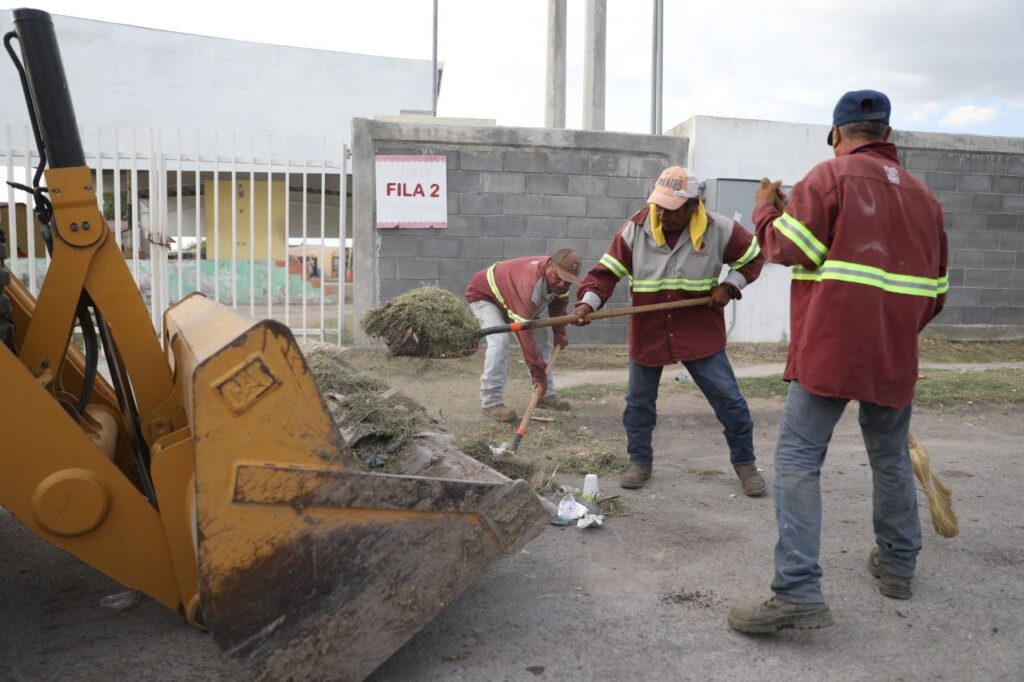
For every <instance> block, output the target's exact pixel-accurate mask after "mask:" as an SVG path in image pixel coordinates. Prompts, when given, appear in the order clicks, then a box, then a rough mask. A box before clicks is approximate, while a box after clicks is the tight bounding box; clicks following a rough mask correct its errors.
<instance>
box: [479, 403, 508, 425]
mask: <svg viewBox="0 0 1024 682" xmlns="http://www.w3.org/2000/svg"><path fill="white" fill-rule="evenodd" d="M481 412H483V413H484V414H486V415H487V416H488V417H490V418H491V419H493V420H494V421H496V422H514V421H515V420H516V419H517V416H516V411H515V410H513V409H512V408H510V407H506V406H504V405H491V406H490V407H485V408H483V409H482V410H481Z"/></svg>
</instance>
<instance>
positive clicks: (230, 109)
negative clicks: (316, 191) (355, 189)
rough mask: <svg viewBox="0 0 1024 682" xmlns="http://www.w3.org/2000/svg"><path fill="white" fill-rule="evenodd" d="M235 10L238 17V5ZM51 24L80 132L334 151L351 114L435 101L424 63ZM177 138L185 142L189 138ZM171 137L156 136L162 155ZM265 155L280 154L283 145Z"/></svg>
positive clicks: (4, 77)
mask: <svg viewBox="0 0 1024 682" xmlns="http://www.w3.org/2000/svg"><path fill="white" fill-rule="evenodd" d="M240 17H241V18H240V20H241V21H244V13H243V14H242V15H240ZM53 20H54V27H55V29H56V32H57V41H58V43H59V45H60V50H61V55H62V57H63V61H64V68H65V71H66V72H67V77H68V83H69V87H70V89H71V96H72V99H73V101H74V106H75V112H76V115H77V118H78V123H79V125H80V126H82V127H85V128H89V127H104V128H115V127H117V128H123V129H127V128H156V129H162V130H175V129H181V130H184V131H193V130H202V131H227V132H229V133H230V132H237V133H239V145H240V146H243V145H245V146H248V140H249V137H250V134H251V133H263V134H266V133H273V134H276V135H284V136H287V135H294V136H310V137H312V138H320V137H327V138H330V139H332V140H335V141H337V142H336V144H337V146H338V147H340V143H341V142H348V141H349V127H350V123H351V120H352V118H353V117H369V118H372V117H374V116H376V115H380V114H388V115H396V114H399V113H401V112H402V111H403V110H428V111H429V110H430V109H431V107H432V105H433V98H432V96H431V88H432V87H433V79H432V74H431V70H432V63H431V61H430V60H413V59H394V58H390V57H374V56H368V55H359V54H349V53H344V52H328V51H324V50H310V49H303V48H295V47H281V46H276V45H267V44H261V43H249V42H242V41H235V40H225V39H222V38H209V37H205V36H198V35H190V34H184V33H173V32H169V31H158V30H153V29H148V28H140V27H136V26H126V25H122V24H112V23H107V22H102V21H92V20H88V19H77V18H72V17H63V16H56V15H55V16H54V17H53ZM10 28H11V24H10V15H9V13H8V12H6V11H5V12H2V13H0V31H2V32H3V33H6V32H7V31H9V30H10ZM15 45H17V43H16V42H15ZM338 47H339V48H344V45H339V46H338ZM3 57H4V59H3V65H2V66H0V92H2V93H4V95H3V96H2V97H0V124H17V125H22V124H25V123H27V122H28V117H27V114H26V111H25V102H24V99H23V97H22V95H21V85H20V83H19V81H18V76H17V72H16V71H15V69H14V66H13V64H10V63H8V62H9V60H8V59H7V55H6V54H4V55H3ZM185 139H186V143H187V144H191V143H192V138H191V137H190V136H188V135H186V138H185ZM170 144H171V143H170V142H168V143H165V149H166V150H167V151H171V147H169V146H168V145H170ZM229 145H230V140H227V141H225V140H222V141H221V145H220V150H219V151H220V153H221V154H225V155H227V154H229V153H230V151H229V150H230V146H229ZM293 145H294V143H293ZM86 146H87V147H88V146H89V145H88V144H87V145H86ZM312 146H314V147H315V146H316V145H315V143H313V144H312ZM210 149H212V140H204V141H203V153H209V150H210ZM187 151H190V150H188V149H187ZM309 151H310V152H311V153H315V152H316V150H315V149H311V150H309ZM240 153H244V152H243V151H242V150H241V149H240ZM273 153H274V155H275V156H280V157H282V158H284V157H286V155H287V153H286V152H285V151H284V149H281V150H274V151H273ZM336 155H337V154H336V153H335V154H333V155H330V156H329V158H335V157H336ZM293 157H295V158H297V153H295V152H293ZM303 158H306V157H303ZM313 158H316V157H313Z"/></svg>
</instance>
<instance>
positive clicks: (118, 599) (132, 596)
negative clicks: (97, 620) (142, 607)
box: [100, 590, 142, 611]
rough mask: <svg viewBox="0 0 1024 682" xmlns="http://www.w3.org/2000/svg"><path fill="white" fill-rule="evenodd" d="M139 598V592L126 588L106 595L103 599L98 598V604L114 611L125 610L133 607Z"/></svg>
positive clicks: (140, 598) (140, 596)
mask: <svg viewBox="0 0 1024 682" xmlns="http://www.w3.org/2000/svg"><path fill="white" fill-rule="evenodd" d="M141 600H142V593H141V592H138V591H136V590H128V591H126V592H118V593H117V594H110V595H107V596H106V597H104V598H103V599H100V606H102V607H103V608H105V609H113V610H115V611H127V610H128V609H130V608H133V607H135V606H136V605H137V604H138V603H139V602H140V601H141Z"/></svg>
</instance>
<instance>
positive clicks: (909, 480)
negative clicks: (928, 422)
mask: <svg viewBox="0 0 1024 682" xmlns="http://www.w3.org/2000/svg"><path fill="white" fill-rule="evenodd" d="M889 112H890V105H889V98H888V97H886V96H885V95H884V94H882V93H881V92H877V91H875V90H858V91H854V92H848V93H846V94H845V95H843V96H842V98H840V100H839V102H838V103H837V104H836V107H835V110H834V112H833V115H832V129H831V131H830V132H829V134H828V143H829V145H831V146H832V149H833V151H834V153H835V158H834V159H830V160H828V161H824V162H822V163H820V164H818V165H817V166H815V167H814V168H813V169H811V171H810V173H808V174H807V176H806V177H804V179H803V180H801V181H800V182H798V183H797V184H796V185H795V186H794V187H793V190H792V192H791V194H790V201H789V204H788V205H787V206H786V208H785V212H780V210H779V208H777V207H775V206H773V202H774V200H775V198H776V196H777V195H778V190H779V186H780V184H781V182H776V183H774V184H770V185H767V186H766V187H763V188H762V189H760V190H758V192H757V198H756V200H757V204H756V207H755V209H754V221H755V223H756V224H757V238H758V241H759V242H760V244H761V248H762V249H763V250H764V253H765V256H766V258H767V260H768V261H769V262H772V263H779V264H781V265H792V266H793V281H792V284H791V289H790V338H791V339H792V340H791V341H790V343H789V358H788V360H787V362H786V370H785V374H784V375H783V378H784V379H786V380H787V381H788V382H789V392H788V395H787V396H786V405H785V408H784V409H783V412H782V423H781V424H780V426H779V443H778V448H777V449H776V453H775V488H774V497H775V517H776V522H777V525H778V533H779V537H778V542H777V544H776V545H775V578H774V580H773V581H772V584H771V588H772V591H773V592H774V596H772V598H770V599H768V600H767V601H765V602H764V603H762V604H758V605H756V606H749V607H736V608H734V609H732V610H731V611H730V613H729V625H731V626H732V627H733V628H734V629H736V630H740V631H743V632H761V633H763V632H774V631H775V630H779V629H782V628H798V629H806V628H818V627H825V626H827V625H831V624H832V615H831V613H830V612H829V608H828V606H827V605H826V604H825V599H824V596H823V594H822V590H821V575H822V571H821V566H819V565H818V552H819V549H820V545H821V486H820V477H821V469H822V465H823V464H824V462H825V453H826V452H827V450H828V444H829V441H830V440H831V438H832V429H833V427H834V426H835V425H836V423H837V422H838V421H839V418H840V416H842V414H843V410H844V409H845V408H846V404H847V403H848V402H849V401H850V400H857V401H860V415H859V418H860V427H861V433H862V434H863V436H864V446H865V448H866V449H867V455H868V461H869V462H870V464H871V473H872V481H873V486H874V491H873V521H874V531H875V542H874V545H873V546H872V548H871V551H870V552H869V554H868V570H869V571H870V573H871V574H872V575H873V576H875V578H877V579H878V580H879V583H878V588H879V591H880V592H881V593H882V594H883V595H885V596H887V597H893V598H896V599H906V598H909V597H910V596H911V576H912V575H913V573H914V569H915V566H916V562H917V554H918V552H919V551H920V549H921V524H920V522H919V520H918V515H917V491H916V489H915V486H914V472H913V468H912V464H911V461H910V453H909V451H908V448H907V433H908V429H909V426H910V406H911V401H912V400H913V399H914V386H915V384H916V382H917V369H918V367H917V362H918V344H917V335H918V333H919V332H920V331H921V330H922V329H924V327H925V325H927V324H928V323H929V322H930V321H931V320H932V319H933V318H934V317H935V316H936V315H937V314H938V313H939V311H940V310H942V306H943V302H944V300H945V295H946V291H947V289H948V288H949V282H948V279H947V275H946V265H947V257H948V251H947V243H946V232H945V228H944V227H943V220H942V206H941V205H940V204H939V202H938V201H937V200H936V199H935V197H934V196H933V195H932V193H931V192H930V191H928V188H927V187H925V185H924V184H923V183H921V182H919V181H918V180H917V179H916V178H915V177H914V176H912V175H911V174H910V173H908V172H907V171H906V170H904V169H903V168H902V167H901V166H900V162H899V157H898V155H897V151H896V146H895V145H893V144H892V143H891V142H889V141H888V140H889V135H890V133H891V132H892V129H891V128H890V127H889Z"/></svg>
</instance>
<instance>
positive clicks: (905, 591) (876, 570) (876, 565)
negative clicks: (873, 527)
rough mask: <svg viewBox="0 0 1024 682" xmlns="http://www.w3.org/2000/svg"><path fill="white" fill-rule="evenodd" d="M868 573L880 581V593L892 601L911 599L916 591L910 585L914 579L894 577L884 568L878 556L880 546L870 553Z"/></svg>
mask: <svg viewBox="0 0 1024 682" xmlns="http://www.w3.org/2000/svg"><path fill="white" fill-rule="evenodd" d="M868 571H870V572H871V575H873V576H875V578H877V579H878V591H879V592H881V593H882V594H884V595H885V596H886V597H891V598H892V599H910V598H911V597H912V596H914V591H913V590H912V589H911V587H910V584H911V582H912V581H913V578H912V577H907V576H901V575H893V574H892V573H889V572H888V571H887V570H885V568H884V567H883V566H882V561H881V557H880V556H879V554H878V545H875V546H874V547H872V548H871V551H870V552H869V553H868Z"/></svg>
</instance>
